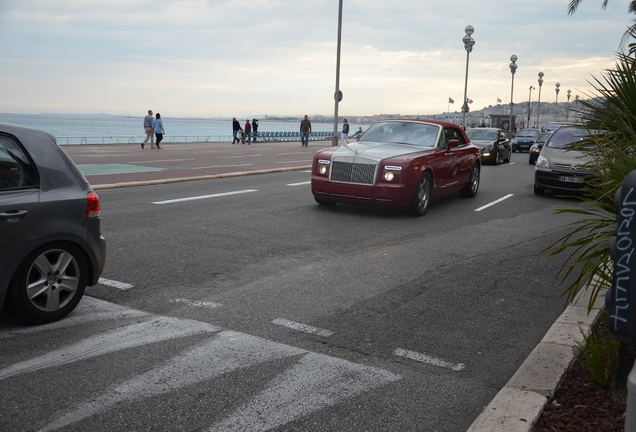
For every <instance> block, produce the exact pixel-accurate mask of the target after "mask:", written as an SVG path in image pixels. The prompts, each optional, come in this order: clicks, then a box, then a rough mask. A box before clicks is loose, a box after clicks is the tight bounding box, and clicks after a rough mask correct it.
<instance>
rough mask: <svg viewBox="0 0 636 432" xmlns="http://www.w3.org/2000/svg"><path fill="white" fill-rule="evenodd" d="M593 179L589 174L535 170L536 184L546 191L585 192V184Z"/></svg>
mask: <svg viewBox="0 0 636 432" xmlns="http://www.w3.org/2000/svg"><path fill="white" fill-rule="evenodd" d="M591 178H592V175H591V174H589V173H574V172H570V171H559V170H552V169H548V170H547V169H535V172H534V184H535V186H537V187H541V188H544V189H552V190H556V191H561V192H584V191H585V184H586V183H587V181H589V180H590V179H591Z"/></svg>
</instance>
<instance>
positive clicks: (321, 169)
mask: <svg viewBox="0 0 636 432" xmlns="http://www.w3.org/2000/svg"><path fill="white" fill-rule="evenodd" d="M318 172H319V173H320V174H322V175H325V174H327V167H326V166H325V165H320V168H318Z"/></svg>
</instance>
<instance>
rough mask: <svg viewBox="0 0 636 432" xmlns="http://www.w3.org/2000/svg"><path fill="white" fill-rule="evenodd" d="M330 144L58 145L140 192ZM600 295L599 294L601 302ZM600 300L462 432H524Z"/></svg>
mask: <svg viewBox="0 0 636 432" xmlns="http://www.w3.org/2000/svg"><path fill="white" fill-rule="evenodd" d="M330 146H331V142H330V141H310V143H309V147H308V148H303V147H301V145H300V142H265V143H260V142H258V143H252V144H251V145H249V146H248V145H247V144H232V143H230V142H207V143H162V146H161V149H159V150H153V149H150V146H148V145H146V148H145V149H141V146H140V145H139V144H99V145H65V146H62V148H63V149H64V150H65V151H66V152H67V153H68V154H69V156H70V157H71V158H72V159H73V161H74V162H75V163H76V164H77V165H78V166H79V167H80V169H81V170H82V172H83V173H84V175H85V176H86V178H87V179H88V181H89V182H90V183H91V185H92V186H93V189H95V190H100V189H113V188H121V187H132V186H145V185H153V184H164V183H176V182H186V181H197V180H209V179H215V178H225V177H237V176H245V175H255V174H266V173H274V172H285V171H294V170H309V169H311V162H312V159H313V155H314V153H315V152H316V151H318V150H320V149H322V148H325V147H330ZM601 297H602V296H601ZM603 302H604V298H600V297H599V299H597V302H596V305H595V307H594V309H593V311H592V312H591V313H590V314H589V315H588V313H587V305H588V297H587V296H585V295H582V296H579V297H578V298H577V300H576V301H575V303H574V304H573V305H570V306H569V307H568V308H567V309H566V310H565V311H564V312H563V314H561V316H560V317H559V318H558V319H557V320H556V321H555V322H554V324H553V325H552V327H551V328H550V330H549V331H548V333H546V335H545V336H544V338H543V340H542V341H541V342H540V343H539V345H537V347H536V348H535V349H534V350H533V351H532V353H530V355H529V356H528V358H527V359H526V360H525V361H524V363H523V364H522V365H521V367H520V368H519V369H518V370H517V372H516V373H515V374H514V375H513V376H512V378H510V380H509V381H508V383H507V384H506V385H505V386H504V387H503V388H502V389H501V390H500V391H499V393H498V394H497V395H496V396H495V398H494V399H493V400H492V401H491V402H490V403H489V404H488V406H487V407H486V408H485V409H484V411H483V412H482V413H481V414H480V415H479V417H478V418H477V419H476V420H475V421H474V422H473V424H472V425H471V426H470V428H469V429H468V431H467V432H529V431H530V430H532V427H533V425H534V423H535V422H536V421H537V420H538V418H539V416H540V415H541V413H542V411H543V406H544V405H545V404H546V403H547V401H548V400H549V399H550V398H551V397H552V396H553V395H554V393H555V392H556V389H557V388H558V386H559V385H560V383H561V381H562V380H563V378H564V377H565V375H566V373H567V371H568V369H569V368H570V366H571V365H572V364H573V363H574V361H575V359H576V354H575V344H576V343H577V342H580V341H582V340H583V336H582V334H581V330H583V331H585V332H588V331H589V330H590V328H591V327H592V326H593V325H594V323H595V322H596V320H597V318H598V316H599V314H600V312H601V310H602V308H603Z"/></svg>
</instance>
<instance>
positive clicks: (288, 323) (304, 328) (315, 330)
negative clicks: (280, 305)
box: [272, 318, 333, 337]
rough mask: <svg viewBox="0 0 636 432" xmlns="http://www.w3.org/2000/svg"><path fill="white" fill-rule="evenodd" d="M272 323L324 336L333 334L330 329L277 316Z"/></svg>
mask: <svg viewBox="0 0 636 432" xmlns="http://www.w3.org/2000/svg"><path fill="white" fill-rule="evenodd" d="M272 324H276V325H279V326H282V327H287V328H289V329H292V330H296V331H300V332H304V333H310V334H315V335H318V336H324V337H329V336H331V335H332V334H333V332H332V331H330V330H325V329H321V328H318V327H312V326H310V325H307V324H302V323H299V322H295V321H289V320H286V319H284V318H276V319H275V320H273V321H272Z"/></svg>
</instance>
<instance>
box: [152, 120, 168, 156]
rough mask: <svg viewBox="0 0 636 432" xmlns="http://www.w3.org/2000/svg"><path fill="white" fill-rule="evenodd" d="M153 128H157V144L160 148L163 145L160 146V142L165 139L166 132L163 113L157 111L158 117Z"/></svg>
mask: <svg viewBox="0 0 636 432" xmlns="http://www.w3.org/2000/svg"><path fill="white" fill-rule="evenodd" d="M153 128H154V130H155V135H156V137H157V141H156V144H155V145H156V146H157V148H158V149H160V148H161V147H159V143H160V142H161V140H162V139H163V134H165V133H166V131H165V130H164V129H163V120H161V114H159V113H157V118H156V119H155V122H154V125H153ZM153 148H154V147H153Z"/></svg>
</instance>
